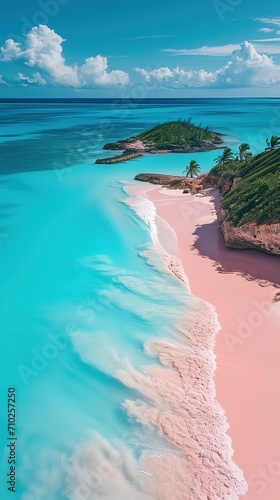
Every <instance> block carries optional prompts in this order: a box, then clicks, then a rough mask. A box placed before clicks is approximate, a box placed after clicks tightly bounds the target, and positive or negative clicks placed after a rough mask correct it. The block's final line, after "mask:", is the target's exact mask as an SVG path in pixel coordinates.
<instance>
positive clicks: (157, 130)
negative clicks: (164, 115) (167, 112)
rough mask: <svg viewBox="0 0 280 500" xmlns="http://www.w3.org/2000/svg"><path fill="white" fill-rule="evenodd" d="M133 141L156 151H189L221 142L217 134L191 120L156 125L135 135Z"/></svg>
mask: <svg viewBox="0 0 280 500" xmlns="http://www.w3.org/2000/svg"><path fill="white" fill-rule="evenodd" d="M135 139H136V140H141V141H143V142H144V143H145V144H149V145H151V146H153V147H156V148H158V149H160V148H162V149H166V147H167V146H168V147H170V148H171V149H172V148H174V149H176V148H178V149H189V148H192V147H194V148H195V147H203V146H205V145H206V144H207V143H213V144H216V145H218V144H221V142H222V140H221V137H220V135H219V134H217V133H216V132H213V131H212V130H210V129H209V128H208V127H205V128H204V127H201V125H200V126H197V125H194V124H193V123H192V120H191V119H189V120H177V121H171V122H167V123H163V124H161V125H157V126H156V127H153V128H152V129H151V130H148V131H146V132H143V133H141V134H139V135H137V136H136V137H135Z"/></svg>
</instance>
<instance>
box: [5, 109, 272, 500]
mask: <svg viewBox="0 0 280 500" xmlns="http://www.w3.org/2000/svg"><path fill="white" fill-rule="evenodd" d="M190 116H191V117H193V120H194V122H195V123H197V124H199V123H202V124H203V125H209V126H211V127H212V128H213V129H215V130H217V131H219V132H221V133H223V134H224V140H225V142H226V143H227V144H229V145H230V146H231V147H233V148H237V146H238V144H239V143H241V142H249V143H250V145H251V147H252V151H253V152H257V151H261V150H262V149H263V148H264V146H265V138H266V137H269V136H271V135H273V134H275V133H277V132H278V133H279V128H280V100H261V99H254V100H249V99H238V100H226V99H221V100H219V99H201V100H199V99H197V100H180V101H149V102H142V103H141V102H140V103H129V102H127V103H116V102H115V101H112V102H110V101H107V102H94V101H87V102H85V101H84V102H83V101H75V102H74V101H73V102H61V101H57V102H20V103H19V102H1V103H0V123H1V128H0V162H1V163H0V276H1V299H0V308H1V330H2V332H1V352H0V357H1V384H0V386H1V394H0V401H1V408H0V417H1V434H0V436H1V437H0V445H1V458H0V460H1V462H0V465H1V476H2V477H1V481H0V498H1V499H6V498H10V493H9V492H8V491H7V483H6V480H5V477H6V474H7V473H8V472H9V468H8V467H9V466H8V464H7V460H8V455H9V453H8V451H9V448H8V447H7V443H8V441H7V438H8V437H9V435H8V430H7V405H6V400H7V390H8V388H10V387H11V388H15V389H16V392H17V413H16V437H17V443H16V465H17V491H16V494H14V496H13V497H14V498H16V499H22V500H37V499H40V500H57V499H60V498H66V499H74V500H79V499H90V498H95V497H96V498H116V499H118V498H129V499H133V498H153V497H152V496H143V495H142V496H141V491H140V490H139V486H137V485H138V482H137V477H138V475H141V474H145V472H143V470H142V469H141V462H139V461H138V459H139V457H140V455H141V453H142V452H143V450H150V451H151V452H152V453H161V454H162V453H165V451H166V450H168V449H169V448H170V446H169V445H168V444H167V442H166V441H165V440H164V438H162V437H160V436H158V435H157V434H156V433H155V432H153V430H152V429H151V428H149V427H145V426H143V425H141V424H140V423H137V422H136V421H134V420H133V419H131V418H129V417H128V416H127V414H126V411H125V409H124V408H123V403H124V401H125V400H127V399H129V400H135V399H139V397H140V399H141V397H142V396H141V395H140V396H139V394H138V392H137V390H136V388H134V387H127V386H126V385H125V384H123V383H122V381H121V377H119V376H118V375H117V373H118V371H119V370H124V371H126V372H129V373H131V372H133V370H136V371H137V373H141V372H142V370H143V367H144V366H148V365H152V364H153V365H154V364H159V362H158V360H157V358H154V357H151V356H149V355H147V354H146V353H145V351H144V349H143V346H144V344H145V343H146V342H148V341H151V340H154V339H156V338H158V339H161V338H164V339H167V340H172V338H173V337H174V316H176V317H178V316H180V315H186V314H188V310H189V311H191V308H192V299H191V296H190V295H189V294H188V292H187V290H186V288H185V287H184V286H183V284H182V283H180V282H179V281H178V280H177V279H176V278H175V277H174V276H172V275H170V274H168V273H164V268H163V267H162V264H161V262H160V259H159V257H157V255H156V253H154V254H153V259H152V261H151V260H148V261H147V259H146V258H144V256H143V252H144V253H145V251H146V250H147V249H149V251H151V252H153V249H152V240H151V234H150V232H149V229H148V227H147V225H146V224H145V223H144V221H143V220H141V219H139V218H138V217H137V215H136V214H135V213H134V212H133V211H132V210H131V209H130V208H129V207H128V206H127V204H126V203H124V201H125V200H126V199H127V194H126V193H125V190H124V189H123V186H124V185H123V184H122V182H120V181H125V182H128V181H129V182H131V181H133V178H134V176H135V175H136V174H137V173H139V172H160V173H172V174H175V175H177V174H181V172H182V170H183V169H184V168H185V165H186V164H187V163H188V162H189V160H190V159H192V158H195V159H196V160H197V161H198V163H199V164H200V165H201V166H202V169H203V171H205V172H206V171H207V170H209V168H211V166H212V165H213V160H214V158H216V157H217V156H218V154H219V153H218V152H217V151H215V152H210V153H199V154H198V153H197V154H193V155H191V158H190V156H189V155H174V154H171V155H164V156H161V155H159V156H146V157H143V158H140V159H137V160H134V161H131V162H128V163H124V164H119V165H113V166H109V165H107V166H105V165H95V164H94V162H95V160H96V158H99V157H102V156H106V153H107V152H105V154H104V151H103V150H102V147H103V145H104V144H105V143H106V142H110V141H114V140H117V139H122V138H126V137H129V136H131V135H133V134H136V133H138V132H140V131H142V130H145V129H147V128H149V127H152V126H153V125H156V124H157V123H160V122H164V121H167V120H172V119H177V118H188V117H190ZM63 167H66V168H63ZM177 341H178V342H181V340H178V339H177ZM89 464H91V471H93V472H91V474H89V470H88V468H89ZM100 467H101V470H100ZM110 471H111V472H110ZM123 485H125V486H123ZM92 491H96V492H99V493H96V496H94V495H93V496H92ZM116 491H117V492H118V493H116ZM139 491H140V493H139ZM100 492H102V494H101V493H100ZM98 495H100V496H98ZM102 495H103V496H102ZM137 495H139V496H137Z"/></svg>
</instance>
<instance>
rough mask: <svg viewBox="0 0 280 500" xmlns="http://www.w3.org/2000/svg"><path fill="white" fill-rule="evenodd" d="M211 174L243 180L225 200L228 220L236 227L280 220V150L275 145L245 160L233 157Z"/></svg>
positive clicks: (228, 178) (218, 165)
mask: <svg viewBox="0 0 280 500" xmlns="http://www.w3.org/2000/svg"><path fill="white" fill-rule="evenodd" d="M272 142H273V141H272ZM279 143H280V139H279ZM243 152H244V150H243ZM246 152H248V149H246ZM210 175H217V176H222V177H224V178H225V179H227V180H233V178H234V177H238V178H239V181H238V182H237V184H236V187H235V188H234V189H231V190H230V191H229V192H228V193H227V194H226V195H225V196H224V198H223V200H222V207H223V208H225V209H226V210H228V211H229V215H228V220H231V221H232V223H233V224H234V226H242V225H243V224H246V223H248V222H253V221H255V222H256V223H257V224H264V223H272V222H279V221H280V148H277V147H275V146H274V147H273V148H270V149H269V150H266V151H265V152H264V153H261V154H258V155H255V156H247V157H245V158H244V157H243V158H242V160H241V159H240V154H239V155H238V156H237V157H236V158H235V160H234V159H232V156H231V157H230V158H229V159H228V161H227V162H226V163H224V164H221V163H218V164H217V165H216V166H215V167H214V168H213V169H212V170H211V171H210Z"/></svg>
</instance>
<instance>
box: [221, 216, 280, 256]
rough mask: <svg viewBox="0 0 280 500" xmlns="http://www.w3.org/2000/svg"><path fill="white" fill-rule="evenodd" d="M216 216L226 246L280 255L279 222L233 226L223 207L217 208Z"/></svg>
mask: <svg viewBox="0 0 280 500" xmlns="http://www.w3.org/2000/svg"><path fill="white" fill-rule="evenodd" d="M217 217H218V221H219V223H220V228H221V231H222V233H223V236H224V240H225V244H226V246H227V247H229V248H240V249H255V250H261V251H263V252H266V253H270V254H273V255H280V223H271V224H260V225H257V224H256V223H255V222H249V223H248V224H243V225H242V226H237V227H235V226H234V225H233V224H232V222H231V221H230V220H228V212H227V211H226V210H224V209H223V208H220V209H219V210H218V212H217Z"/></svg>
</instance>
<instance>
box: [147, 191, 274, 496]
mask: <svg viewBox="0 0 280 500" xmlns="http://www.w3.org/2000/svg"><path fill="white" fill-rule="evenodd" d="M139 189H141V193H142V196H146V197H148V199H149V200H151V201H152V202H153V203H154V205H155V207H156V211H157V215H158V216H159V217H160V218H161V219H163V220H164V221H166V222H167V223H168V224H169V225H170V226H171V227H172V228H173V230H174V231H175V233H176V236H177V241H178V246H179V251H180V259H181V262H182V265H183V268H184V271H185V274H186V275H187V277H188V279H189V284H190V289H191V292H192V294H193V295H195V296H197V297H199V298H201V299H203V300H204V301H206V302H208V303H210V304H213V305H214V307H215V309H216V311H217V313H218V320H219V323H220V325H221V331H220V332H219V333H218V335H217V338H216V346H215V354H216V356H217V359H216V363H217V370H216V373H215V385H216V398H217V400H218V402H219V403H220V404H221V406H222V407H223V409H224V410H225V412H226V416H227V420H228V423H229V426H230V427H229V430H228V434H229V436H230V438H231V439H232V446H233V449H234V450H235V452H234V456H233V460H234V461H235V463H236V464H237V465H238V466H239V467H240V468H241V469H242V470H243V472H244V475H245V479H246V481H247V483H248V485H249V490H248V493H247V494H246V495H245V496H242V498H243V499H244V500H245V499H246V500H279V498H280V398H279V395H278V393H279V390H278V388H279V386H280V362H279V360H280V302H277V301H275V297H276V295H277V293H279V290H278V289H277V285H278V288H279V285H280V266H279V258H278V257H273V256H270V255H266V254H263V253H261V252H258V251H250V250H230V249H227V248H226V247H225V246H224V243H223V238H222V235H221V234H220V231H219V227H218V224H217V222H216V212H215V208H214V199H213V195H214V194H215V192H209V191H208V193H207V194H205V195H196V196H192V195H189V194H187V195H182V194H181V192H174V191H167V190H166V189H162V188H159V187H155V186H152V185H150V184H145V185H144V184H143V185H141V188H140V186H139ZM161 226H162V225H161ZM163 232H164V230H163V229H162V227H161V229H160V230H159V239H160V240H162V241H161V243H162V246H164V234H163ZM160 233H161V234H160ZM240 498H241V497H240Z"/></svg>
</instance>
